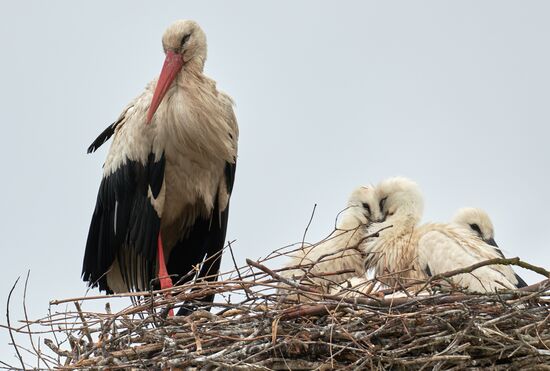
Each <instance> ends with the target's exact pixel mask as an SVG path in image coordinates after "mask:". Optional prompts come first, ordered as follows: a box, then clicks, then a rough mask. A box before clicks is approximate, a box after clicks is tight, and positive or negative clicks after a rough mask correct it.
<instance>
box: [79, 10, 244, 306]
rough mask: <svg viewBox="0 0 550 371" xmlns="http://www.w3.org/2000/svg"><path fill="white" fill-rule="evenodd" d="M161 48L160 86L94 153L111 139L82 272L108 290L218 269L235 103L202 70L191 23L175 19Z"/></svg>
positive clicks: (202, 52) (202, 41)
mask: <svg viewBox="0 0 550 371" xmlns="http://www.w3.org/2000/svg"><path fill="white" fill-rule="evenodd" d="M163 46H164V50H165V53H166V61H165V64H164V67H163V70H162V72H161V75H160V77H159V79H157V80H154V81H152V82H151V83H149V84H148V85H147V87H146V89H145V91H144V92H143V93H142V94H141V95H140V96H138V97H137V98H136V99H135V100H134V101H132V102H131V103H130V104H129V105H128V106H127V107H126V109H125V110H124V111H123V113H122V114H121V116H120V117H119V118H118V120H117V121H116V122H115V123H113V124H112V125H111V126H109V127H108V128H107V129H106V130H105V131H104V132H103V133H102V134H101V135H100V136H99V137H98V138H97V139H96V140H95V141H94V142H93V143H92V145H91V146H90V148H89V149H88V152H93V151H95V150H96V149H97V148H98V147H99V146H100V145H101V144H103V143H104V142H105V141H107V140H108V139H109V138H110V137H111V136H113V142H112V145H111V148H110V150H109V153H108V155H107V159H106V161H105V165H104V171H103V179H102V181H101V185H100V189H99V194H98V199H97V204H96V207H95V210H94V214H93V217H92V222H91V225H90V231H89V234H88V240H87V244H86V252H85V256H84V263H83V269H82V276H83V279H84V280H85V281H87V282H88V284H89V285H90V286H92V287H94V286H98V287H99V289H100V290H105V291H107V292H109V293H111V292H116V293H118V292H127V291H135V290H137V291H139V290H146V289H148V288H149V287H150V282H151V280H153V279H154V278H155V277H156V276H157V275H159V273H163V274H164V275H165V274H166V273H167V274H169V275H173V277H174V278H175V280H176V281H179V280H180V279H182V278H183V279H184V280H189V279H191V278H193V276H194V274H191V275H188V273H189V272H190V271H191V270H193V269H194V267H196V266H201V263H203V260H204V264H202V266H201V269H200V273H199V274H198V276H201V277H204V276H207V275H210V276H211V277H210V278H211V279H215V278H216V277H217V273H218V270H219V265H220V260H221V257H220V256H217V255H216V254H217V253H218V252H220V251H221V249H222V248H223V245H224V241H225V234H226V228H227V220H228V210H229V199H230V196H231V192H232V188H233V182H234V176H235V168H236V158H237V140H238V127H237V122H236V119H235V115H234V113H233V108H232V101H231V99H230V98H229V96H227V95H226V94H224V93H222V92H220V91H218V90H217V89H216V84H215V82H214V81H212V80H211V79H209V78H208V77H206V76H205V75H204V74H203V72H202V71H203V66H204V62H205V59H206V38H205V35H204V33H203V32H202V30H201V29H200V27H199V26H198V25H197V24H196V23H195V22H192V21H178V22H175V23H174V24H173V25H171V26H170V27H169V28H168V29H167V31H166V32H165V34H164V36H163ZM164 257H166V258H167V261H168V262H167V272H166V268H165V267H164V261H163V259H164ZM195 273H197V272H195ZM160 278H161V279H162V278H164V277H160ZM161 283H162V282H161ZM207 299H211V298H207Z"/></svg>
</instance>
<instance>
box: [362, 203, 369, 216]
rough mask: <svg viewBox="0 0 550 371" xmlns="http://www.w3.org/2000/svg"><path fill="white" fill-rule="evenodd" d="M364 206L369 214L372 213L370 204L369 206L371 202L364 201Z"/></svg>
mask: <svg viewBox="0 0 550 371" xmlns="http://www.w3.org/2000/svg"><path fill="white" fill-rule="evenodd" d="M363 208H364V209H365V210H367V213H369V215H370V206H369V204H368V203H366V202H364V203H363Z"/></svg>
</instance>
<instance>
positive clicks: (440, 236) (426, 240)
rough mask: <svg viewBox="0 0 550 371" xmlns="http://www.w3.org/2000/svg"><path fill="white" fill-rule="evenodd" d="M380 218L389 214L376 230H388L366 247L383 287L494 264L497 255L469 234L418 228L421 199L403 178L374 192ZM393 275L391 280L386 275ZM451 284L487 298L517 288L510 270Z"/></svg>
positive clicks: (484, 270) (499, 268) (447, 227)
mask: <svg viewBox="0 0 550 371" xmlns="http://www.w3.org/2000/svg"><path fill="white" fill-rule="evenodd" d="M376 193H377V195H378V198H379V199H380V200H381V209H382V212H384V213H386V214H387V217H386V220H385V221H384V223H381V224H380V225H376V224H373V225H372V226H371V227H370V228H369V229H373V230H374V229H376V228H380V227H381V226H389V225H392V226H393V227H392V228H389V229H386V230H384V231H381V232H380V234H379V237H378V238H373V239H371V240H370V241H367V243H366V244H365V245H364V249H363V250H364V252H365V253H367V254H369V255H368V258H367V263H366V265H367V268H371V267H372V268H374V270H375V274H376V275H377V276H378V277H379V278H380V279H381V281H382V282H384V283H385V284H387V285H389V286H392V287H393V286H394V285H396V284H397V282H402V283H406V284H408V283H414V282H415V280H425V279H427V278H428V277H429V276H431V275H434V274H441V273H446V272H448V271H452V270H455V269H459V268H463V267H467V266H469V265H472V264H475V263H478V262H481V261H484V260H488V259H493V258H498V257H499V255H498V253H497V252H496V251H495V249H494V248H493V247H492V246H490V245H488V244H486V243H485V242H483V241H482V240H481V239H480V238H478V237H477V236H474V235H473V234H472V233H471V232H470V231H466V230H464V228H462V227H458V226H454V225H451V224H425V225H422V226H418V223H419V221H420V218H421V216H422V204H423V202H422V195H421V193H420V190H419V188H418V186H417V185H416V183H414V182H413V181H411V180H409V179H406V178H390V179H388V180H385V181H383V182H381V183H380V184H379V185H378V186H377V187H376ZM388 273H389V274H391V275H392V276H387V277H386V278H384V276H385V275H387V274H388ZM451 279H452V280H453V281H454V283H455V284H457V285H459V286H462V287H464V288H466V289H468V290H470V291H475V292H490V291H494V290H495V289H500V288H510V289H512V288H516V287H519V286H520V284H521V283H520V282H519V280H518V279H517V276H516V274H515V273H514V271H513V270H512V268H510V267H509V266H504V265H492V266H485V267H481V268H479V269H477V270H475V271H474V272H472V273H469V274H461V275H457V276H454V277H453V278H451Z"/></svg>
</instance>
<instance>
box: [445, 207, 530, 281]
mask: <svg viewBox="0 0 550 371" xmlns="http://www.w3.org/2000/svg"><path fill="white" fill-rule="evenodd" d="M452 222H453V224H455V225H457V226H460V227H462V228H464V229H466V230H468V231H470V232H471V233H472V234H474V235H475V236H477V237H479V238H480V239H481V240H483V241H484V242H485V243H486V244H488V245H491V246H493V247H494V249H495V251H496V252H497V254H498V255H499V257H501V258H504V257H505V256H504V254H503V253H502V251H501V250H500V249H499V247H498V245H497V243H496V241H495V228H494V227H493V222H492V221H491V218H490V217H489V214H487V213H486V212H485V211H484V210H482V209H480V208H475V207H463V208H461V209H459V210H458V211H457V212H456V214H455V216H454V217H453V220H452ZM516 279H517V280H518V287H524V286H527V283H526V282H525V281H524V280H523V279H522V278H521V277H520V276H518V275H517V274H516Z"/></svg>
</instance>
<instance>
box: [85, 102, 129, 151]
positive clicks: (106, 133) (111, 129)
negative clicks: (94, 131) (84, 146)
mask: <svg viewBox="0 0 550 371" xmlns="http://www.w3.org/2000/svg"><path fill="white" fill-rule="evenodd" d="M132 107H133V105H131V106H128V107H127V108H126V109H125V110H124V112H122V114H121V115H120V116H119V118H118V119H117V120H116V121H115V122H113V123H112V124H111V125H109V126H108V127H107V128H106V129H105V130H103V132H102V133H101V134H99V136H98V137H97V138H96V139H95V140H94V141H93V143H92V144H90V146H89V147H88V153H92V152H95V151H96V150H97V149H98V148H99V147H101V146H102V145H103V143H105V142H106V141H108V140H109V138H111V137H112V136H113V134H114V133H115V130H116V128H117V126H118V125H120V124H121V123H122V122H123V121H124V119H125V118H126V113H127V112H128V110H129V109H130V108H132Z"/></svg>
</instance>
